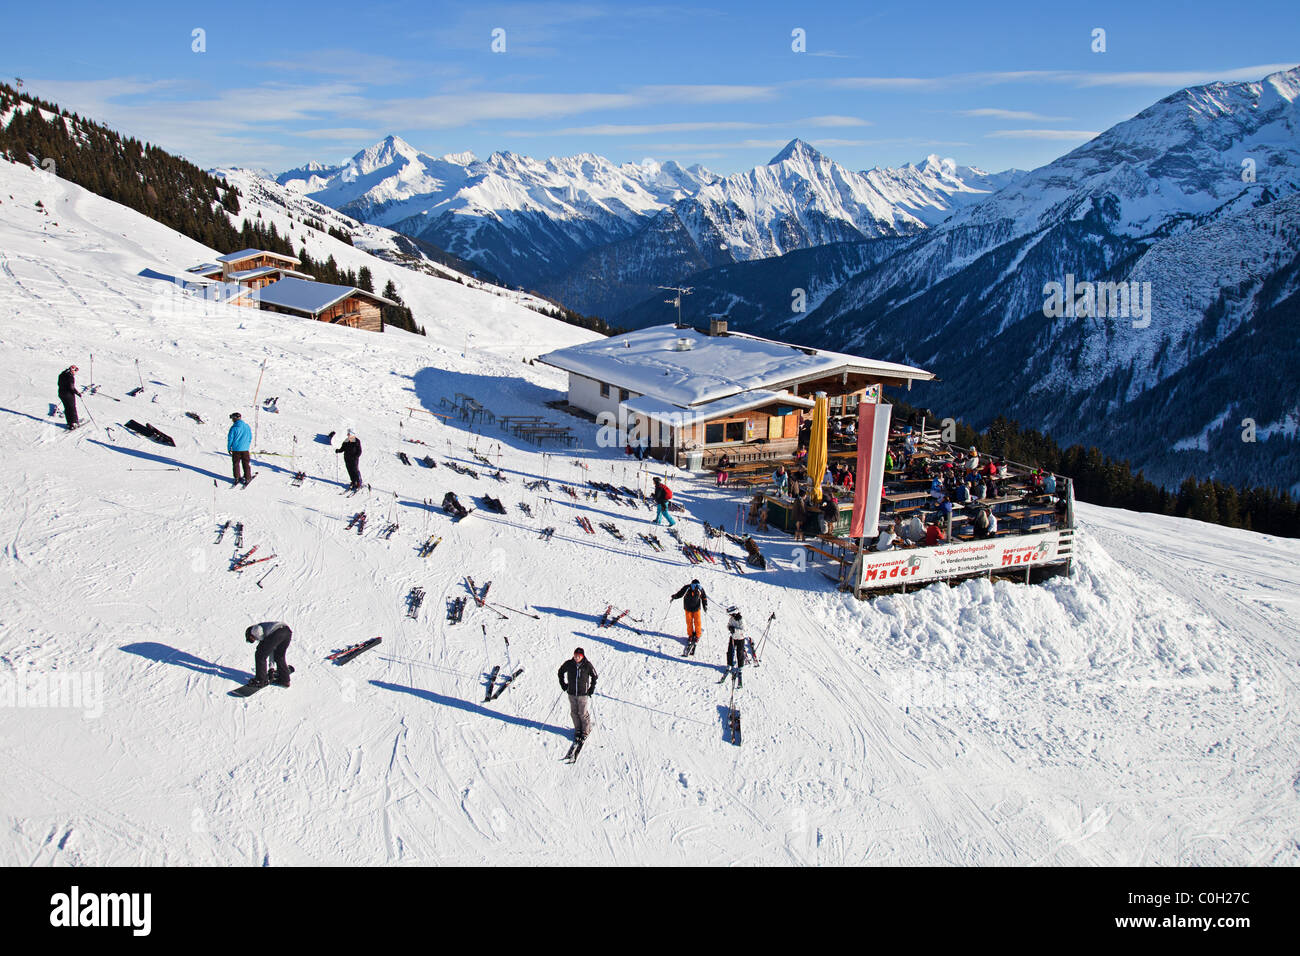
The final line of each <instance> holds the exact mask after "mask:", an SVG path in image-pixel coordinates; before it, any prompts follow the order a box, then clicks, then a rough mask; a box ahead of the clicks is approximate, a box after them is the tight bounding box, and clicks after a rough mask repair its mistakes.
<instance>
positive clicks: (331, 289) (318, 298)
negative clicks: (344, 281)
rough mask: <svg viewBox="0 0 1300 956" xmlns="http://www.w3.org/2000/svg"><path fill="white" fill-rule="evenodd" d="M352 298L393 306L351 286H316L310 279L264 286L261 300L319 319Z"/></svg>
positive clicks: (282, 280) (381, 297) (259, 293)
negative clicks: (335, 306) (362, 297)
mask: <svg viewBox="0 0 1300 956" xmlns="http://www.w3.org/2000/svg"><path fill="white" fill-rule="evenodd" d="M350 295H360V296H364V297H365V298H367V299H373V300H374V301H375V302H379V303H382V304H383V305H393V304H394V303H392V302H390V301H389V300H388V299H385V298H384V297H383V296H382V295H375V294H374V293H373V292H366V291H365V290H364V289H354V288H353V287H352V286H350V285H331V284H329V283H328V282H312V281H309V280H306V279H294V278H287V279H281V280H280V281H278V282H272V283H271V284H270V285H268V286H264V287H263V288H262V290H261V291H260V292H258V297H259V299H260V300H261V302H262V303H263V304H266V305H275V306H279V307H280V308H282V309H293V310H294V311H295V312H303V313H306V314H307V315H319V314H320V313H322V312H324V311H325V310H326V309H328V308H329V307H330V306H332V305H334V304H335V303H337V302H342V301H343V300H344V299H346V298H347V297H348V296H350Z"/></svg>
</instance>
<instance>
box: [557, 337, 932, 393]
mask: <svg viewBox="0 0 1300 956" xmlns="http://www.w3.org/2000/svg"><path fill="white" fill-rule="evenodd" d="M679 340H683V341H685V342H689V343H690V347H689V348H687V349H685V350H679V349H678V341H679ZM538 361H540V362H543V363H545V364H547V365H551V366H553V367H555V368H558V369H563V370H564V371H566V372H571V373H573V374H575V375H585V376H587V377H588V378H594V379H596V380H597V381H601V382H607V383H609V384H611V385H617V386H619V387H620V388H626V389H628V390H629V391H632V392H637V393H639V394H640V395H643V396H648V397H650V398H655V399H660V400H662V401H663V402H666V403H668V404H669V405H673V406H677V408H678V410H679V412H680V410H681V409H682V408H691V407H694V406H697V405H701V404H703V403H705V402H717V401H718V400H719V399H723V398H730V397H732V396H736V395H738V394H740V393H750V392H756V391H758V390H765V389H779V388H788V387H791V386H793V385H795V384H797V383H799V382H804V381H811V380H814V379H817V378H821V377H824V376H826V375H830V374H833V373H836V372H843V371H848V372H854V373H859V374H863V375H866V376H868V377H869V378H870V377H877V378H880V379H884V380H895V381H897V380H911V379H916V380H918V381H927V380H929V379H932V378H934V373H933V372H927V371H925V370H924V369H919V368H913V367H912V366H910V365H897V364H895V363H893V362H880V361H876V360H874V359H867V358H861V357H859V356H857V355H845V354H843V353H840V352H827V351H824V350H822V349H812V348H804V347H802V346H795V345H788V344H786V343H784V342H776V341H773V340H771V339H762V338H758V337H757V336H753V335H745V334H743V333H739V332H730V333H727V334H726V335H719V336H713V335H705V334H704V333H703V332H700V331H698V330H696V329H691V328H686V329H679V328H677V327H676V326H674V325H657V326H652V327H651V328H647V329H638V330H636V331H634V332H627V333H624V334H623V335H615V336H611V337H610V338H605V339H598V340H596V341H594V342H586V343H584V344H582V345H575V346H572V347H571V348H567V349H558V350H556V351H554V352H548V353H547V354H545V355H543V356H541V357H540V358H539V359H538ZM636 401H639V400H636ZM757 404H762V402H761V401H760V402H758V403H757ZM629 407H631V406H629ZM645 407H646V408H650V407H652V406H649V405H646V406H645ZM751 407H752V406H751ZM737 410H738V409H737ZM714 413H716V411H715V412H714Z"/></svg>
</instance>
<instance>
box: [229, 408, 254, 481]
mask: <svg viewBox="0 0 1300 956" xmlns="http://www.w3.org/2000/svg"><path fill="white" fill-rule="evenodd" d="M252 447H253V430H252V429H251V428H249V427H248V422H246V421H244V416H242V415H240V414H239V412H231V413H230V431H228V432H227V433H226V450H227V451H228V452H230V467H231V469H232V470H233V471H234V483H235V484H239V482H240V479H239V466H240V465H243V466H244V479H243V482H244V484H248V483H249V482H250V481H252V480H253V466H252V463H251V462H250V461H249V457H248V454H249V449H250V448H252Z"/></svg>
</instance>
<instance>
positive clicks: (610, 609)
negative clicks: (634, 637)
mask: <svg viewBox="0 0 1300 956" xmlns="http://www.w3.org/2000/svg"><path fill="white" fill-rule="evenodd" d="M613 613H614V605H612V604H610V605H607V606H606V608H605V613H604V614H603V615H601V618H600V623H599V624H597V625H596V626H597V627H615V626H617V625H618V624H620V623H621V624H622V625H623V626H624V627H626V628H629V629H630V630H632V631H635V632H636V633H637V634H640V633H641V632H640V631H638V630H637V629H636V628H635V627H632V625H631V624H630V623H628V622H629V621H636V622H637V623H641V619H640V618H635V617H628V615H629V614H631V613H632V612H631V610H623V611H620V612H619V613H618V614H617V615H615V616H614V617H610V615H611V614H613Z"/></svg>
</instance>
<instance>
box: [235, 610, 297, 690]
mask: <svg viewBox="0 0 1300 956" xmlns="http://www.w3.org/2000/svg"><path fill="white" fill-rule="evenodd" d="M292 639H293V631H291V630H289V625H288V624H285V623H284V622H283V621H266V622H265V623H262V624H254V625H252V626H251V627H249V628H248V630H246V631H244V640H246V641H248V643H250V644H256V645H257V653H256V654H255V655H254V657H253V660H254V662H255V663H256V665H257V676H255V677H254V678H253V679H252V681H250V683H251V684H254V685H256V686H258V687H265V686H266V685H267V684H268V683H270V681H269V679H268V677H267V673H266V662H267V660H268V659H269V658H271V657H272V656H274V658H275V671H274V675H275V683H277V684H279V685H280V686H281V687H288V686H289V674H290V672H291V671H292V670H293V668H292V667H290V666H289V662H288V661H287V660H285V654H286V653H287V652H288V650H289V641H291V640H292Z"/></svg>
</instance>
